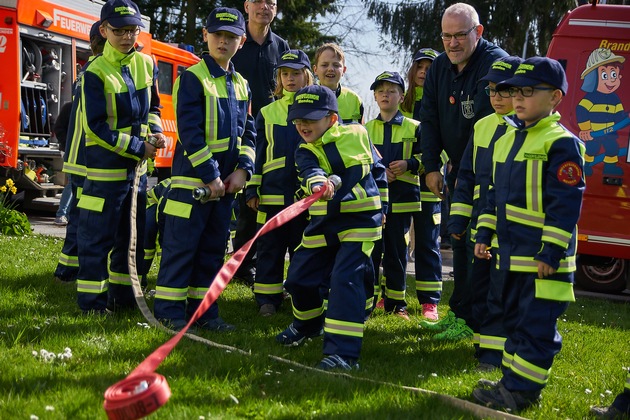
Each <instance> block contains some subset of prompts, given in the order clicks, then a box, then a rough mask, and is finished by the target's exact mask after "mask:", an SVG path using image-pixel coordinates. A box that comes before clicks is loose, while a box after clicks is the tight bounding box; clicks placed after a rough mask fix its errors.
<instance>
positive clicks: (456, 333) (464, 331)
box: [433, 318, 473, 341]
mask: <svg viewBox="0 0 630 420" xmlns="http://www.w3.org/2000/svg"><path fill="white" fill-rule="evenodd" d="M472 336H473V330H471V329H470V328H469V327H468V326H467V325H466V321H464V320H463V319H461V318H457V321H455V323H453V324H451V326H450V327H448V328H447V329H446V330H444V331H442V332H441V333H438V334H435V335H434V336H433V339H434V340H438V341H441V340H449V341H457V340H463V339H464V338H472Z"/></svg>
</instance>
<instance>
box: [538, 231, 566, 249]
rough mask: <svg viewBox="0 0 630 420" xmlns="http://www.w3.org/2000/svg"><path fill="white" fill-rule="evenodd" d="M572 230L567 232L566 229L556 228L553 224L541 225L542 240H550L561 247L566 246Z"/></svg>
mask: <svg viewBox="0 0 630 420" xmlns="http://www.w3.org/2000/svg"><path fill="white" fill-rule="evenodd" d="M571 237H572V232H567V231H566V230H562V229H558V228H557V227H553V226H545V227H543V232H542V241H543V242H551V243H553V244H556V245H558V246H561V247H562V248H565V249H566V248H568V247H569V242H571Z"/></svg>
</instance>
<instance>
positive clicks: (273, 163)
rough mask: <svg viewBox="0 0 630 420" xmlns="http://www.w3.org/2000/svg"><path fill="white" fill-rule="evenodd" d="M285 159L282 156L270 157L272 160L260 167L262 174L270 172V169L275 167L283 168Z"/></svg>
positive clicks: (272, 169)
mask: <svg viewBox="0 0 630 420" xmlns="http://www.w3.org/2000/svg"><path fill="white" fill-rule="evenodd" d="M286 160H287V158H286V157H284V156H283V157H281V158H278V159H272V160H270V161H268V162H266V163H264V164H263V167H262V173H263V175H264V174H266V173H267V172H271V171H275V170H276V169H282V168H284V165H285V163H286Z"/></svg>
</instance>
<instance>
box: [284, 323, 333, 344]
mask: <svg viewBox="0 0 630 420" xmlns="http://www.w3.org/2000/svg"><path fill="white" fill-rule="evenodd" d="M323 334H324V330H323V329H321V330H319V331H316V332H314V333H311V334H303V333H301V332H300V331H298V330H297V329H296V328H295V327H294V326H293V323H291V324H290V325H289V326H288V327H287V329H286V330H284V331H282V332H281V333H280V334H278V335H276V341H277V342H278V343H280V344H282V345H283V346H287V347H293V346H299V345H300V344H302V343H303V342H304V340H306V339H311V338H314V337H319V336H321V335H323Z"/></svg>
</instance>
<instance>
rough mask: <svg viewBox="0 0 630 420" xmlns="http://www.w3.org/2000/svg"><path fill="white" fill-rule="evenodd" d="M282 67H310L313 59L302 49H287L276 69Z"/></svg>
mask: <svg viewBox="0 0 630 420" xmlns="http://www.w3.org/2000/svg"><path fill="white" fill-rule="evenodd" d="M280 67H288V68H290V69H302V68H304V67H306V68H309V69H310V68H311V60H309V59H308V56H307V55H306V53H305V52H304V51H302V50H286V51H285V52H283V53H282V56H280V60H279V61H278V64H277V65H276V69H279V68H280Z"/></svg>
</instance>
